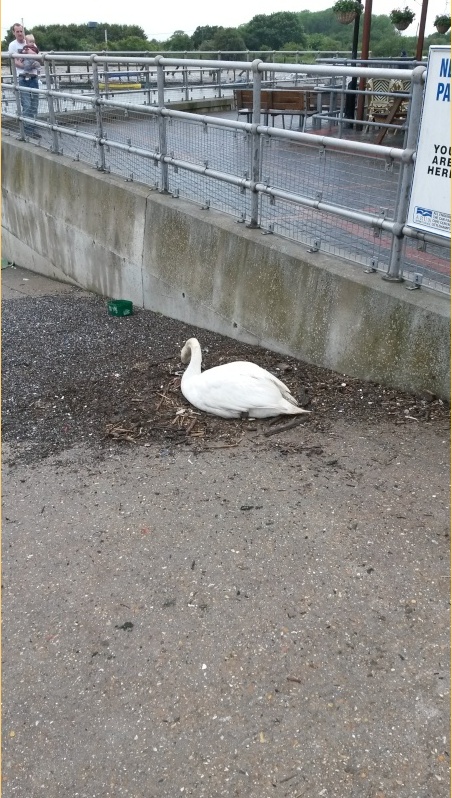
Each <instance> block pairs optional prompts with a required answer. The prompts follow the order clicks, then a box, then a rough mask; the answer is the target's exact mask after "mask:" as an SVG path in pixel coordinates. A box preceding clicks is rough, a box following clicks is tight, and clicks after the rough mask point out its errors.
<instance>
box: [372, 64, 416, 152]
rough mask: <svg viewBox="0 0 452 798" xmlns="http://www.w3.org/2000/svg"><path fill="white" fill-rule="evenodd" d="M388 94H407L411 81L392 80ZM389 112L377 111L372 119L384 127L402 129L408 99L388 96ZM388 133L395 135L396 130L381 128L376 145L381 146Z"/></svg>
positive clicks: (406, 112)
mask: <svg viewBox="0 0 452 798" xmlns="http://www.w3.org/2000/svg"><path fill="white" fill-rule="evenodd" d="M389 91H390V93H397V94H399V93H403V94H409V93H410V92H411V81H410V80H392V81H391V82H390V86H389ZM388 100H389V110H388V111H387V112H383V111H381V112H379V111H378V110H375V111H374V114H373V118H374V121H375V122H381V123H382V124H383V123H384V124H385V125H396V126H397V127H399V128H400V127H402V126H403V125H404V123H405V122H406V118H407V114H408V106H409V103H410V98H409V97H407V98H404V97H397V96H393V97H391V96H389V97H388ZM388 132H391V133H392V134H393V135H395V133H396V130H395V129H394V128H388V127H386V126H385V127H382V129H381V130H380V132H379V133H378V136H377V139H376V142H375V143H376V144H381V143H382V142H383V139H384V137H385V136H386V134H387V133H388Z"/></svg>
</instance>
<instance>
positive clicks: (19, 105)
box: [11, 58, 25, 141]
mask: <svg viewBox="0 0 452 798" xmlns="http://www.w3.org/2000/svg"><path fill="white" fill-rule="evenodd" d="M11 72H12V75H13V85H14V95H15V98H16V107H17V116H22V98H21V96H20V90H19V80H18V76H17V69H16V59H15V58H11ZM19 139H20V140H22V141H25V131H24V123H23V120H22V119H20V120H19Z"/></svg>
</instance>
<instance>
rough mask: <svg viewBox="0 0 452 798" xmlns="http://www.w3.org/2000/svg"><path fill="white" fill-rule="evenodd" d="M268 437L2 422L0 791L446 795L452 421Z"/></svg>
mask: <svg viewBox="0 0 452 798" xmlns="http://www.w3.org/2000/svg"><path fill="white" fill-rule="evenodd" d="M73 291H74V288H72V287H70V286H65V285H63V284H60V283H56V282H54V281H51V280H48V279H46V278H42V277H40V276H38V275H33V274H32V273H30V272H26V271H24V270H22V269H16V268H11V267H8V268H5V269H3V270H2V295H3V303H10V304H9V305H8V308H9V309H10V313H14V308H15V307H18V304H19V303H20V302H21V301H27V298H30V297H35V298H38V299H39V298H40V297H42V299H43V301H44V300H45V297H46V296H48V295H49V294H52V295H54V296H61V298H62V301H63V299H64V296H65V295H66V294H67V293H68V292H73ZM4 307H5V304H4ZM30 335H33V329H30ZM74 345H76V344H74ZM48 346H49V348H50V349H51V347H52V340H51V339H49V341H48ZM10 355H11V353H10V352H9V351H5V350H3V359H4V362H5V360H6V359H7V358H8V357H9V356H10ZM4 399H5V400H8V401H13V402H17V403H20V401H21V397H20V395H14V391H13V392H12V395H11V396H9V397H4ZM314 438H315V443H316V445H311V444H313V441H314ZM266 440H267V442H266V443H265V442H262V441H261V440H258V439H256V440H252V441H251V440H250V441H248V440H247V441H245V442H244V443H241V444H240V445H238V446H230V447H221V446H220V447H218V448H210V449H208V450H204V451H202V450H200V451H196V450H187V449H186V448H182V447H171V446H169V447H168V448H167V449H164V448H162V447H161V446H157V445H156V446H154V445H152V444H151V445H148V446H130V447H129V448H127V447H125V446H124V445H122V446H119V445H117V444H115V442H113V441H111V442H110V443H109V444H108V445H106V446H105V448H104V449H103V451H102V452H100V451H99V449H98V448H95V447H90V445H89V443H87V442H83V443H81V444H80V445H78V446H75V447H71V448H68V449H66V450H64V451H63V452H62V453H61V452H60V453H59V454H58V455H57V456H50V457H46V458H44V459H42V460H41V461H39V462H36V460H33V462H29V463H28V462H27V461H26V458H25V459H24V458H23V457H21V458H15V453H16V452H18V451H21V450H22V449H23V441H21V440H20V436H19V437H18V439H17V440H16V441H8V443H7V444H4V446H3V483H2V484H3V491H2V505H3V506H2V510H3V522H2V526H3V532H2V537H3V541H2V543H3V582H2V588H3V602H2V604H3V606H2V615H3V646H2V653H3V691H2V692H3V740H2V742H3V777H2V779H3V781H2V795H3V798H13V796H23V797H24V798H25V797H26V798H37V796H43V795H45V796H46V798H61V796H63V795H64V796H68V797H70V798H72V797H73V798H76V796H77V798H122V796H127V797H128V798H151V797H152V796H156V798H157V796H158V797H159V798H166V797H168V798H169V796H171V797H172V798H173V797H174V796H177V795H183V796H193V797H194V796H196V798H200V797H202V796H205V797H206V798H217V796H231V798H232V796H234V797H235V796H243V798H270V797H271V798H283V797H284V798H317V796H325V798H332V797H333V796H337V798H444V796H445V795H447V794H449V778H450V768H449V760H450V747H449V746H450V741H449V729H450V720H449V714H450V713H449V709H450V687H449V609H450V590H449V578H450V559H449V543H450V537H449V518H450V510H449V505H450V494H449V471H450V469H449V452H450V446H449V435H448V432H447V430H445V428H444V425H443V424H435V423H432V424H428V423H425V424H422V423H418V422H415V421H413V423H412V424H411V425H410V424H404V425H397V424H395V423H394V422H392V421H390V420H388V422H387V423H381V424H380V425H378V426H377V425H371V424H369V423H366V422H363V421H359V420H356V421H354V422H353V423H351V422H350V421H349V420H347V419H340V418H338V419H337V420H335V421H334V423H332V424H331V426H330V427H328V428H326V429H325V431H324V432H322V431H318V432H316V433H315V434H314V432H313V431H310V430H309V429H308V428H304V427H303V426H300V427H297V428H295V429H291V430H288V431H287V432H283V433H281V434H280V436H279V443H278V445H276V444H275V443H274V441H273V439H270V440H269V439H266ZM270 441H271V443H270Z"/></svg>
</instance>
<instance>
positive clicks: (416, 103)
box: [382, 66, 425, 283]
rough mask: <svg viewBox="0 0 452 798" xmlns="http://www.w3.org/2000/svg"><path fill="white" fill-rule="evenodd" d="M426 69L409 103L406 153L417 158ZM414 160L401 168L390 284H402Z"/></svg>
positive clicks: (416, 73) (418, 74)
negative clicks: (406, 225) (405, 230)
mask: <svg viewBox="0 0 452 798" xmlns="http://www.w3.org/2000/svg"><path fill="white" fill-rule="evenodd" d="M424 72H425V67H423V66H419V67H416V69H414V70H413V83H412V87H411V89H412V93H411V102H410V116H409V122H408V131H407V139H406V149H407V150H411V151H412V152H413V154H414V152H415V150H416V145H417V139H418V134H419V126H420V122H421V112H422V98H423V93H424V84H423V79H422V78H423V75H424ZM413 170H414V160H413V158H411V159H410V160H409V161H408V162H404V161H402V165H401V167H400V177H399V186H398V191H397V202H396V208H395V218H394V221H395V223H396V225H397V226H396V229H395V231H394V233H393V238H392V245H391V256H390V260H389V268H388V272H387V274H386V275H385V276H384V277H383V278H382V279H383V280H388V281H390V282H397V283H401V282H403V277H402V272H403V255H404V251H405V238H404V235H403V227H404V225H405V224H406V218H407V214H408V207H409V203H410V192H411V184H412V180H413Z"/></svg>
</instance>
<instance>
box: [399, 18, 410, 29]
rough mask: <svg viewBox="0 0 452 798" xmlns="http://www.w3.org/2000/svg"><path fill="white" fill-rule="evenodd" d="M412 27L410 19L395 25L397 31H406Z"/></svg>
mask: <svg viewBox="0 0 452 798" xmlns="http://www.w3.org/2000/svg"><path fill="white" fill-rule="evenodd" d="M410 25H411V21H410V20H409V19H403V20H400V22H396V23H395V27H396V28H397V30H406V29H407V28H409V27H410Z"/></svg>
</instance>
